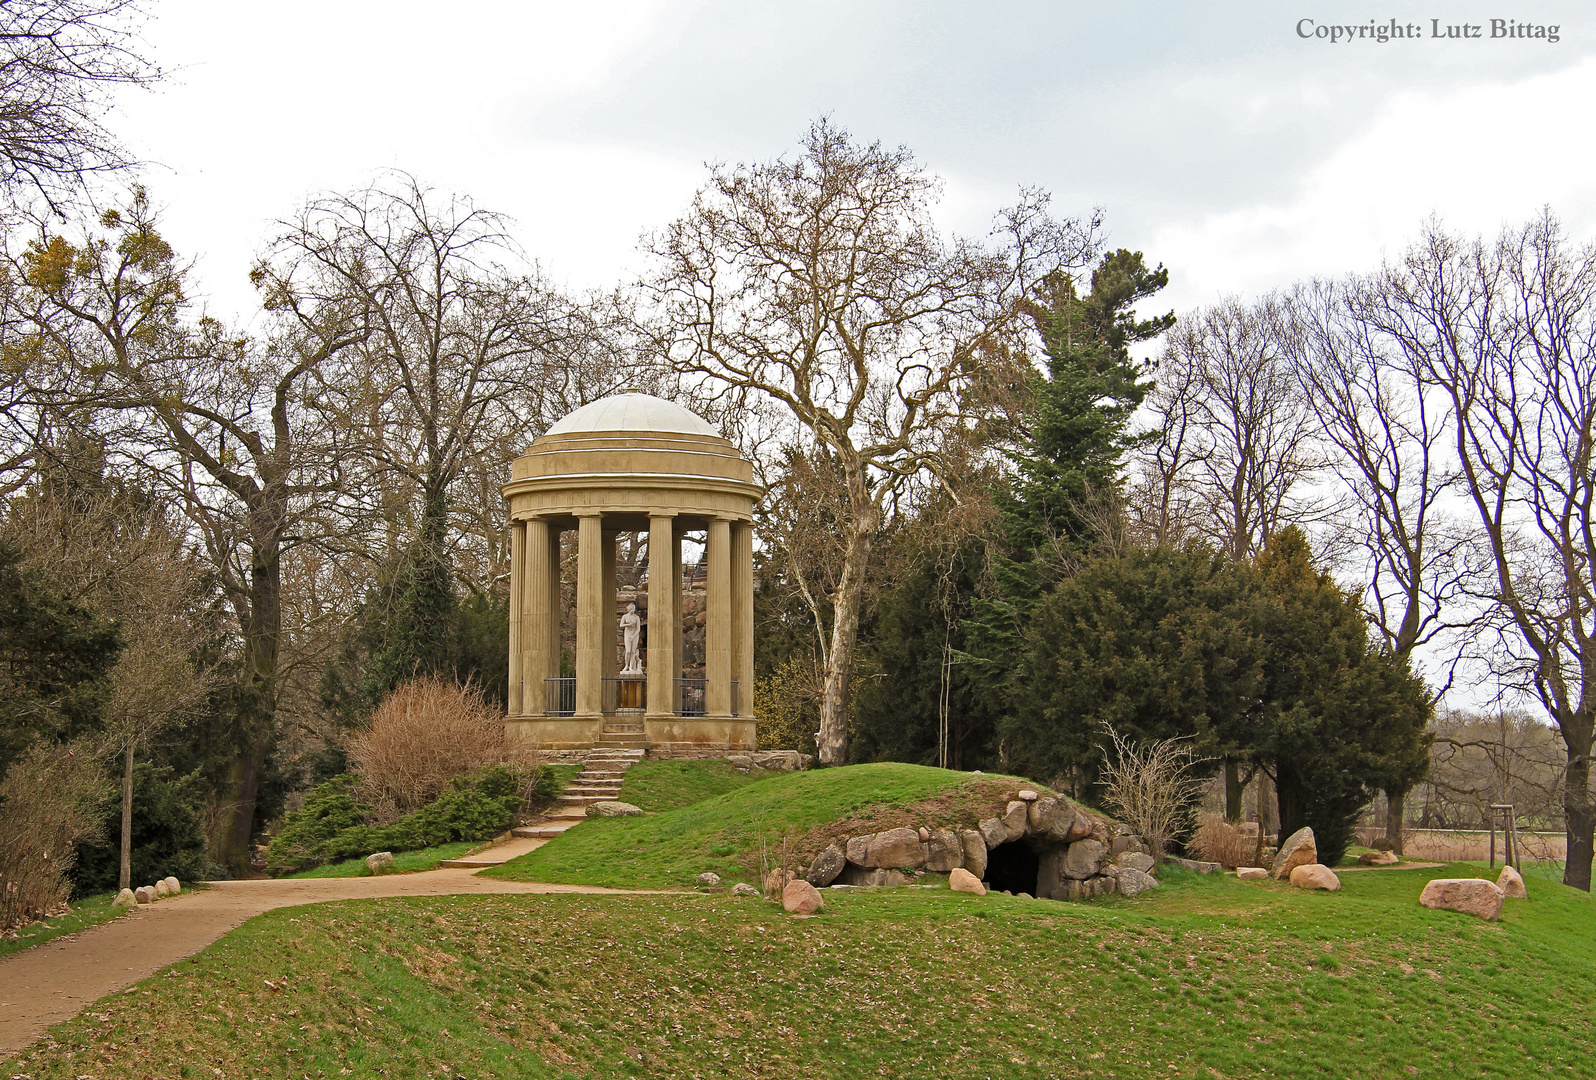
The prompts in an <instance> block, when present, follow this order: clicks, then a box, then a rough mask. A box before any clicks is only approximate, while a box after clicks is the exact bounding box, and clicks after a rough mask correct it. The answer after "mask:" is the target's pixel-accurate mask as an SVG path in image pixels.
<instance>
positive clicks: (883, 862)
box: [850, 804, 1023, 870]
mask: <svg viewBox="0 0 1596 1080" xmlns="http://www.w3.org/2000/svg"><path fill="white" fill-rule="evenodd" d="M1021 805H1023V804H1021ZM925 856H926V850H925V845H924V844H922V843H921V842H920V834H919V833H918V832H916V831H915V830H914V829H888V830H887V831H886V832H878V833H876V834H875V836H873V837H871V838H870V847H869V850H868V851H866V853H865V861H864V865H866V866H870V867H876V868H879V869H883V870H901V869H904V868H906V867H915V866H924V865H925ZM850 861H851V860H850Z"/></svg>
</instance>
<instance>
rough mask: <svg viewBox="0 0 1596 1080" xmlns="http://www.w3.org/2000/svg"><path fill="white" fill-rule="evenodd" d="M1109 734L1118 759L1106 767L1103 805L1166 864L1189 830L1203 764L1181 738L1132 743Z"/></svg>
mask: <svg viewBox="0 0 1596 1080" xmlns="http://www.w3.org/2000/svg"><path fill="white" fill-rule="evenodd" d="M1107 730H1108V737H1109V739H1110V741H1111V742H1112V744H1113V748H1114V756H1113V757H1112V758H1109V759H1107V760H1106V761H1105V762H1104V764H1103V771H1102V774H1101V778H1102V783H1103V801H1104V802H1105V803H1107V804H1108V806H1109V809H1111V810H1113V811H1114V812H1115V813H1117V814H1118V815H1119V817H1120V820H1122V821H1123V822H1125V824H1127V825H1129V826H1130V827H1131V828H1132V829H1135V830H1136V832H1138V833H1139V834H1141V837H1142V839H1144V840H1146V841H1147V846H1148V847H1149V848H1151V849H1152V855H1153V858H1155V859H1158V860H1162V859H1163V857H1164V849H1165V848H1167V847H1168V846H1169V843H1170V841H1171V840H1174V839H1175V838H1176V837H1177V836H1179V835H1180V834H1181V833H1182V832H1184V831H1185V830H1186V828H1187V827H1189V825H1190V822H1191V805H1192V803H1193V802H1195V801H1196V800H1197V799H1198V798H1199V797H1200V796H1201V795H1202V789H1203V785H1204V781H1202V780H1199V779H1196V778H1195V777H1193V776H1192V770H1193V769H1195V768H1196V766H1197V765H1198V764H1199V763H1200V762H1201V760H1202V759H1201V758H1199V757H1197V755H1196V754H1194V753H1192V751H1191V748H1190V747H1189V746H1187V745H1184V744H1185V743H1186V741H1187V740H1185V739H1183V738H1181V739H1153V740H1150V741H1148V742H1145V743H1134V742H1132V741H1131V740H1129V739H1127V738H1125V737H1124V736H1122V735H1120V733H1119V732H1117V731H1115V730H1114V729H1113V728H1112V727H1110V728H1108V729H1107Z"/></svg>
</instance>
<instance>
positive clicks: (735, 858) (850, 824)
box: [483, 762, 1045, 888]
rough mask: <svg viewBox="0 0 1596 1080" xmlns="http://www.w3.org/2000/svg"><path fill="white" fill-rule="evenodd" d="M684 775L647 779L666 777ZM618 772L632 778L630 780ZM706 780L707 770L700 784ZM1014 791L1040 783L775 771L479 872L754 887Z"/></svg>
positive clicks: (970, 811) (888, 771)
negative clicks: (782, 868) (701, 880)
mask: <svg viewBox="0 0 1596 1080" xmlns="http://www.w3.org/2000/svg"><path fill="white" fill-rule="evenodd" d="M661 764H671V763H668V762H666V763H661ZM694 764H699V763H694ZM640 768H643V766H641V765H639V766H634V767H633V770H632V771H634V772H635V771H636V770H637V769H640ZM687 773H688V770H679V771H677V772H671V771H668V770H662V771H661V772H658V773H655V774H654V775H656V776H659V777H661V778H662V781H663V780H664V778H668V777H671V776H678V777H680V776H681V775H685V774H687ZM648 775H649V773H644V776H645V777H647V776H648ZM627 776H628V782H630V776H631V773H630V772H629V773H628V774H627ZM738 779H739V780H745V779H746V778H743V777H739V778H738ZM713 781H714V774H709V777H708V779H705V780H704V781H703V783H704V784H706V785H708V784H709V783H711V782H713ZM645 782H649V781H645ZM694 783H695V784H696V783H698V781H696V780H695V781H694ZM1021 784H1026V785H1027V786H1030V787H1038V785H1035V784H1028V782H1026V781H1021V780H1018V779H1016V778H1014V777H1003V776H992V775H989V774H987V775H976V774H972V773H963V772H951V771H949V770H947V769H932V768H928V767H926V766H924V765H903V764H898V763H893V762H879V763H876V764H871V765H850V766H847V767H846V768H840V769H821V770H818V771H814V772H798V773H776V774H774V775H770V776H765V777H761V778H759V779H753V780H749V781H748V782H745V783H741V784H739V785H738V786H736V787H734V788H733V789H732V790H729V791H726V792H725V793H724V794H720V795H715V796H713V797H711V798H708V799H705V800H703V801H701V802H695V803H692V804H690V805H686V806H682V807H680V808H678V809H675V810H669V811H667V812H664V813H659V814H651V815H648V816H646V817H630V818H593V819H590V820H588V821H586V822H584V823H583V824H582V825H580V826H579V827H577V828H575V829H572V830H570V831H569V832H567V833H565V834H564V835H562V836H560V837H558V838H556V839H554V840H551V841H549V843H547V844H545V845H544V846H543V847H541V848H539V849H538V850H537V851H535V852H533V853H532V854H530V855H525V856H522V857H521V858H519V859H515V860H513V861H511V862H508V863H506V864H505V865H504V866H502V867H496V868H494V869H492V870H485V871H483V873H484V874H485V875H487V876H489V877H498V878H508V879H510V880H515V881H551V882H561V883H565V884H577V885H608V886H613V887H620V888H626V887H633V888H645V887H646V888H669V887H673V886H687V885H691V884H692V882H693V879H694V878H696V877H697V876H698V875H699V874H701V873H704V872H705V871H706V870H712V871H714V872H715V873H717V874H719V875H720V876H721V877H723V878H725V879H726V880H728V881H735V880H744V881H752V880H754V879H755V877H756V875H757V874H758V872H759V868H760V866H761V865H762V863H764V862H768V863H769V864H770V865H787V866H792V865H796V864H797V863H798V862H800V861H803V862H807V861H808V859H809V858H810V857H812V856H813V854H814V853H815V852H816V851H818V850H819V849H820V848H822V847H824V846H825V844H826V842H827V841H828V840H829V839H830V838H831V837H832V836H842V835H850V834H857V833H862V832H875V831H879V830H881V829H890V828H893V827H894V826H897V825H911V824H913V825H919V824H925V825H928V826H932V827H935V826H938V825H963V826H965V827H970V826H973V825H974V824H975V823H976V821H977V820H979V819H980V818H982V817H987V816H990V815H991V814H992V813H994V812H999V811H1001V809H1002V807H1003V803H1004V800H1005V799H1006V798H1007V797H1008V795H1009V794H1010V793H1012V792H1013V791H1014V790H1015V788H1016V787H1017V786H1020V785H1021ZM659 787H661V788H669V789H670V790H671V791H672V792H673V793H675V794H682V793H684V792H685V791H686V789H687V788H688V787H689V785H688V784H687V783H676V784H673V783H671V782H662V783H661V784H660V785H659ZM1038 790H1045V789H1041V788H1038ZM622 797H623V798H625V793H624V792H623V795H622ZM643 797H645V798H646V797H647V796H646V795H645V796H643ZM628 801H630V800H628ZM638 805H642V806H644V807H645V809H646V808H647V804H646V803H639V804H638Z"/></svg>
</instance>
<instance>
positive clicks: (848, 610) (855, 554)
mask: <svg viewBox="0 0 1596 1080" xmlns="http://www.w3.org/2000/svg"><path fill="white" fill-rule="evenodd" d="M867 505H868V504H867ZM859 524H863V523H856V525H855V528H854V531H853V533H852V535H851V536H849V537H848V549H847V551H846V553H845V554H844V556H843V562H842V578H841V580H840V581H839V582H838V583H837V593H836V599H835V601H834V602H833V604H832V623H831V648H830V650H829V651H828V652H827V654H826V688H825V692H824V694H823V695H822V696H821V699H820V738H819V740H817V741H818V743H819V745H818V747H817V750H818V751H819V755H820V764H822V765H845V764H847V761H848V676H849V674H850V673H851V672H852V670H853V647H854V645H855V643H856V642H857V641H858V639H859V608H860V605H861V603H862V602H863V598H864V582H865V567H866V565H867V564H868V563H869V561H870V549H871V546H872V545H873V544H874V543H875V536H876V532H875V528H874V521H873V520H872V521H871V522H869V523H868V524H869V525H870V527H869V528H860V527H859Z"/></svg>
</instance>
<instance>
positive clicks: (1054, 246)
mask: <svg viewBox="0 0 1596 1080" xmlns="http://www.w3.org/2000/svg"><path fill="white" fill-rule="evenodd" d="M938 188H939V184H938V182H937V181H936V180H935V179H934V178H933V177H931V176H929V175H927V174H926V173H925V171H924V170H923V169H922V168H921V167H920V166H919V165H918V164H917V163H916V162H915V161H914V160H913V158H912V157H911V156H910V154H909V153H908V152H907V151H906V150H903V149H898V150H887V149H884V148H882V147H881V146H880V145H879V144H872V145H868V146H862V145H859V144H857V143H855V142H854V141H853V140H852V139H851V138H850V137H849V135H848V134H847V132H845V131H842V130H840V129H838V128H836V127H835V126H833V125H831V124H830V123H829V122H827V121H820V122H818V123H816V124H815V125H813V126H812V127H811V128H810V130H809V132H808V134H807V136H806V137H805V140H804V144H803V152H802V154H801V155H799V156H798V157H795V158H789V159H781V160H777V161H772V162H767V163H760V164H754V165H739V166H737V167H735V168H730V167H724V166H717V167H715V168H714V169H713V170H712V174H711V178H710V182H709V185H708V186H707V187H706V188H705V189H704V190H702V191H700V192H699V194H698V195H697V196H696V197H695V199H694V200H693V204H692V207H691V208H690V209H689V210H688V212H687V213H686V214H685V215H684V216H683V217H681V218H680V219H678V220H677V221H676V222H674V223H672V224H671V225H670V226H669V227H667V228H666V229H665V230H664V231H663V232H661V233H659V234H658V235H656V236H655V237H653V239H652V242H651V247H652V251H653V254H654V255H655V256H656V258H657V264H656V266H657V269H656V271H655V273H654V274H653V276H652V277H651V278H650V279H649V280H648V281H647V282H646V283H645V289H646V291H647V294H648V295H649V296H650V297H651V298H652V300H653V301H654V303H655V304H656V306H657V313H658V316H659V318H658V324H657V325H658V329H657V331H656V334H655V344H656V347H657V348H658V350H659V351H660V352H661V353H662V354H663V355H664V356H665V357H667V358H668V360H669V361H670V363H671V365H672V366H673V368H674V369H675V370H676V371H677V372H679V373H680V374H681V375H682V376H684V377H685V378H687V379H689V380H700V381H703V382H704V383H705V385H706V387H708V388H709V389H710V390H711V391H712V392H713V391H714V390H715V389H716V388H718V389H719V391H720V392H722V393H724V394H726V395H729V396H733V397H739V396H742V395H747V394H750V393H751V394H753V395H754V396H756V397H762V398H764V399H765V400H768V401H771V402H774V403H777V404H778V406H779V407H780V410H781V412H782V415H783V419H784V420H785V421H786V424H787V425H788V426H787V431H786V433H785V436H784V438H783V439H782V442H781V444H779V445H780V446H781V448H782V449H785V450H787V451H789V452H792V453H796V454H798V455H800V456H801V457H802V458H804V459H810V458H814V459H816V460H818V459H820V458H824V459H826V460H827V461H828V462H829V463H830V465H831V467H833V468H834V469H835V470H836V476H837V478H838V480H839V481H840V483H841V485H842V488H843V492H842V496H841V499H840V503H839V507H838V510H839V516H838V527H839V533H840V543H841V544H842V547H843V558H842V561H841V566H840V568H839V572H838V576H837V579H836V581H835V584H834V585H832V586H831V587H830V588H829V590H828V595H827V596H826V597H825V598H824V606H825V608H826V609H827V611H828V614H829V627H828V626H822V627H820V628H819V629H820V632H821V634H822V635H823V636H824V637H825V638H826V639H827V645H826V650H825V665H826V688H825V697H824V700H823V702H822V707H821V736H820V739H819V740H818V743H819V756H820V759H821V761H822V762H824V763H826V764H841V763H842V762H843V761H844V760H845V755H846V745H845V744H846V735H847V715H846V714H847V701H848V679H849V675H850V672H851V669H852V665H853V653H854V644H855V641H856V639H857V635H858V627H859V617H860V604H861V598H862V596H863V594H864V589H865V575H866V572H867V569H868V565H869V562H870V557H871V551H872V548H873V547H874V545H875V542H876V539H877V536H878V533H879V532H880V529H881V527H882V524H883V521H884V519H885V517H886V515H887V511H888V507H889V506H890V505H891V503H892V500H893V499H894V498H896V497H897V495H898V494H899V493H900V492H901V491H902V490H903V489H904V487H905V485H906V484H908V483H910V482H911V481H912V479H913V478H915V477H918V476H923V475H925V474H927V473H930V474H933V475H936V476H937V477H939V479H940V480H941V481H942V482H943V483H944V484H945V485H947V486H948V488H949V489H955V488H956V487H957V480H958V478H957V477H955V476H952V475H950V474H949V472H948V470H947V468H946V465H945V462H944V461H943V448H944V444H945V443H946V442H947V441H948V440H949V439H950V438H955V437H957V436H958V435H959V433H960V432H961V431H963V430H966V429H967V426H968V424H969V423H970V421H971V417H970V415H969V408H968V406H967V403H966V400H965V398H964V396H963V393H962V392H963V390H965V389H966V388H967V387H968V386H969V385H970V384H972V383H973V382H975V381H976V380H977V379H978V378H979V377H980V375H981V372H980V368H981V366H982V364H983V362H985V363H987V364H989V365H996V364H1000V363H1006V362H1012V361H1011V358H1013V357H1015V356H1017V355H1021V354H1020V353H1019V352H1018V350H1014V349H1010V348H1005V345H1006V344H1007V343H1008V342H1009V341H1011V340H1012V339H1015V338H1018V337H1019V336H1020V335H1022V334H1023V333H1024V328H1025V324H1026V320H1025V319H1024V317H1023V310H1022V308H1023V305H1022V301H1023V299H1024V298H1025V296H1026V293H1027V291H1028V289H1029V288H1030V286H1031V284H1032V283H1033V282H1035V281H1037V280H1040V279H1041V278H1042V277H1043V276H1045V274H1046V273H1048V272H1051V271H1054V270H1057V269H1059V268H1060V267H1065V266H1069V267H1080V266H1083V265H1085V263H1086V262H1087V261H1088V259H1089V258H1090V257H1091V256H1092V254H1093V253H1094V251H1095V245H1096V236H1095V224H1096V223H1095V221H1091V222H1080V221H1069V222H1062V223H1060V222H1056V221H1054V220H1052V219H1051V218H1050V217H1049V216H1048V215H1047V212H1046V199H1045V198H1043V197H1041V196H1040V195H1037V194H1035V193H1031V194H1029V195H1027V197H1026V199H1025V201H1024V202H1023V203H1022V205H1020V206H1019V207H1017V208H1015V209H1014V210H1012V211H1009V212H1007V213H1006V214H1005V215H1004V216H1003V217H1002V219H1001V220H1000V223H999V225H998V227H997V228H996V229H995V230H994V235H995V236H997V237H998V242H997V243H994V244H991V245H981V244H976V243H973V242H970V241H965V240H948V239H945V238H944V237H943V236H942V235H941V233H940V232H939V230H938V229H937V228H936V226H935V224H934V223H933V221H932V219H931V214H930V211H931V207H932V205H933V203H934V200H935V198H936V195H937V192H938ZM776 450H777V448H776V447H771V448H767V452H770V451H776Z"/></svg>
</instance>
